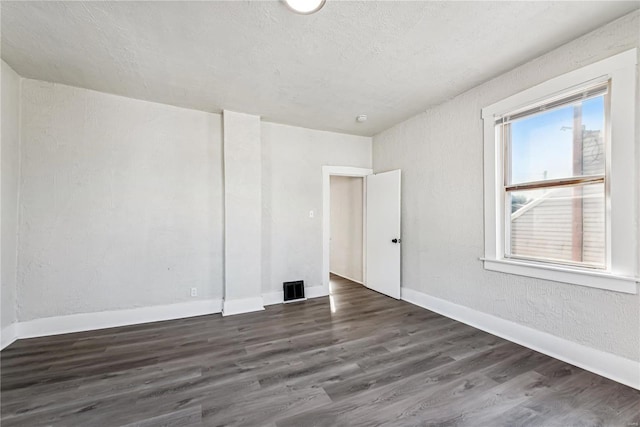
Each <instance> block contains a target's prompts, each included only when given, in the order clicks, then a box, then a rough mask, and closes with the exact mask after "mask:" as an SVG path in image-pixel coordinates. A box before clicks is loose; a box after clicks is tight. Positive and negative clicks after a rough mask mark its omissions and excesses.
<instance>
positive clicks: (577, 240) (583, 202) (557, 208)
mask: <svg viewBox="0 0 640 427" xmlns="http://www.w3.org/2000/svg"><path fill="white" fill-rule="evenodd" d="M580 151H581V152H582V164H581V167H582V174H583V175H595V174H599V173H602V171H603V170H604V162H605V145H604V139H603V138H602V135H601V131H600V130H595V131H593V130H586V129H585V130H583V134H582V149H581V150H580ZM604 194H605V193H604V185H602V184H595V185H588V186H577V187H560V188H551V189H548V190H545V192H544V194H543V195H542V196H541V197H538V198H534V199H532V200H528V201H527V203H525V204H523V205H522V206H521V207H520V208H519V209H515V211H514V212H513V213H512V214H511V252H512V254H514V255H516V256H519V257H526V258H553V259H557V260H561V261H565V262H571V261H577V262H584V263H589V264H593V265H594V266H601V265H603V264H604V260H605V218H604V215H605V197H604ZM579 230H582V235H581V234H580V233H576V231H579Z"/></svg>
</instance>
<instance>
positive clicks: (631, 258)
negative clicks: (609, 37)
mask: <svg viewBox="0 0 640 427" xmlns="http://www.w3.org/2000/svg"><path fill="white" fill-rule="evenodd" d="M637 59H638V53H637V49H631V50H628V51H625V52H622V53H620V54H618V55H615V56H612V57H610V58H607V59H604V60H602V61H599V62H596V63H593V64H591V65H587V66H586V67H583V68H580V69H578V70H575V71H572V72H570V73H567V74H563V75H561V76H559V77H556V78H553V79H551V80H548V81H546V82H544V83H541V84H539V85H537V86H534V87H532V88H529V89H527V90H524V91H522V92H520V93H517V94H515V95H513V96H510V97H509V98H506V99H503V100H502V101H499V102H496V103H495V104H492V105H490V106H488V107H486V108H483V109H482V119H483V121H484V238H485V256H484V258H482V260H483V261H484V267H485V269H487V270H493V271H499V272H503V273H510V274H516V275H520V276H528V277H536V278H540V279H546V280H552V281H557V282H564V283H571V284H575V285H582V286H588V287H594V288H600V289H607V290H612V291H618V292H625V293H632V294H636V293H638V282H640V279H639V278H638V265H637V263H638V243H637V239H638V228H637V227H638V224H637V218H638V211H637V206H638V205H637V200H636V199H637V193H638V186H637V181H636V180H637V176H636V169H637V167H636V162H635V158H636V157H635V156H636V153H635V109H636V79H637V77H636V68H637V63H638V61H637ZM609 79H610V80H611V109H610V117H611V120H610V135H611V141H612V143H611V144H610V148H609V151H608V154H609V160H608V161H609V162H610V165H611V168H610V169H609V175H608V177H607V185H608V186H610V187H609V198H608V200H607V216H608V217H609V220H608V221H607V229H606V235H607V247H608V248H609V249H610V250H609V251H608V253H609V255H610V259H608V260H607V266H608V267H607V269H605V270H594V269H590V268H580V267H570V266H561V265H556V264H547V263H540V262H534V261H525V260H513V259H506V258H505V257H504V241H505V240H504V221H505V218H504V214H503V206H504V200H503V191H502V190H503V188H502V186H503V168H502V166H501V165H503V164H504V163H503V161H502V160H503V150H502V149H501V147H500V144H498V143H496V132H495V117H496V116H501V115H503V114H505V113H508V112H509V111H513V110H516V109H518V108H522V107H525V106H526V105H531V104H534V103H536V102H539V101H541V100H544V99H545V98H549V97H552V96H555V95H557V94H559V93H562V92H566V91H568V90H571V89H572V88H577V87H580V86H584V85H585V84H588V83H595V82H598V81H605V80H609ZM639 166H640V165H639ZM618 183H622V184H618ZM629 188H631V189H632V191H629Z"/></svg>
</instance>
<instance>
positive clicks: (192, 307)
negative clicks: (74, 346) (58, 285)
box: [16, 299, 222, 338]
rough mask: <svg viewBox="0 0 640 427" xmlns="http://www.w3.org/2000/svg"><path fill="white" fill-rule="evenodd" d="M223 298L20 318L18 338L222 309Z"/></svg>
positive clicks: (135, 323)
mask: <svg viewBox="0 0 640 427" xmlns="http://www.w3.org/2000/svg"><path fill="white" fill-rule="evenodd" d="M221 310H222V300H220V299H207V300H200V301H189V302H182V303H176V304H167V305H156V306H151V307H140V308H131V309H125V310H110V311H100V312H95V313H80V314H70V315H67V316H55V317H45V318H41V319H34V320H28V321H26V322H20V323H18V324H17V325H16V326H17V337H18V338H34V337H44V336H48V335H59V334H68V333H72V332H83V331H92V330H96V329H106V328H115V327H118V326H128V325H137V324H140V323H150V322H159V321H163V320H173V319H182V318H185V317H193V316H202V315H205V314H214V313H220V311H221Z"/></svg>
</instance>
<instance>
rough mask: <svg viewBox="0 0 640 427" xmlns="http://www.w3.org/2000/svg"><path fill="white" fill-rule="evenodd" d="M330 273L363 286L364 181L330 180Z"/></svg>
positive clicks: (351, 178)
mask: <svg viewBox="0 0 640 427" xmlns="http://www.w3.org/2000/svg"><path fill="white" fill-rule="evenodd" d="M329 186H330V192H331V194H330V199H331V200H330V203H331V214H330V215H331V218H330V236H329V241H330V245H329V251H330V256H329V272H330V273H331V274H332V275H335V276H339V277H342V278H344V279H349V280H350V281H352V282H355V283H358V284H361V285H362V284H363V283H364V240H363V239H364V233H365V230H364V178H362V177H354V176H339V175H334V176H331V177H330V185H329Z"/></svg>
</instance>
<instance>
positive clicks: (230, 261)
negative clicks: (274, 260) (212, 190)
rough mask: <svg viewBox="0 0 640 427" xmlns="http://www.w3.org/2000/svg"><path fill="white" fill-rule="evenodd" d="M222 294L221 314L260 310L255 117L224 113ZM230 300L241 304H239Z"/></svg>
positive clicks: (259, 199)
mask: <svg viewBox="0 0 640 427" xmlns="http://www.w3.org/2000/svg"><path fill="white" fill-rule="evenodd" d="M223 123H224V124H223V128H224V195H225V196H224V209H225V216H224V218H225V220H224V229H225V238H224V242H225V247H224V248H225V250H224V254H225V257H224V259H225V264H224V266H225V268H224V274H225V293H224V310H223V313H225V315H226V314H232V313H235V312H237V311H250V310H261V309H263V308H264V307H263V305H262V286H261V280H262V275H261V271H260V269H261V266H262V261H261V257H262V252H261V251H262V245H261V239H262V234H261V233H262V231H261V227H262V184H261V179H262V175H261V173H260V170H261V168H262V156H261V154H260V151H261V142H260V117H259V116H254V115H250V114H242V113H235V112H233V111H227V110H225V111H224V113H223ZM233 300H244V302H243V303H240V301H236V302H235V303H232V301H233Z"/></svg>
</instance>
